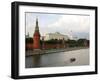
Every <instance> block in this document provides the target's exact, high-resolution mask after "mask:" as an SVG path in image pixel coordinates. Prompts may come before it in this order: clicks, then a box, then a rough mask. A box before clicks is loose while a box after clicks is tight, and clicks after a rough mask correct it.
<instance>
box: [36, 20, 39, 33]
mask: <svg viewBox="0 0 100 81" xmlns="http://www.w3.org/2000/svg"><path fill="white" fill-rule="evenodd" d="M35 32H39V26H38V18H36V26H35Z"/></svg>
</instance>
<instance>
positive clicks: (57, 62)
mask: <svg viewBox="0 0 100 81" xmlns="http://www.w3.org/2000/svg"><path fill="white" fill-rule="evenodd" d="M73 58H74V60H73V61H71V59H73ZM79 65H89V49H80V50H73V51H67V52H59V53H52V54H44V55H33V56H28V57H26V58H25V67H26V68H34V67H35V68H36V67H56V66H57V67H58V66H79Z"/></svg>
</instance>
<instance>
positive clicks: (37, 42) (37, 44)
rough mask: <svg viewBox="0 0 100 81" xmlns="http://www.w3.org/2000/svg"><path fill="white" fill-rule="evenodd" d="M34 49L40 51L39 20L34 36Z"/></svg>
mask: <svg viewBox="0 0 100 81" xmlns="http://www.w3.org/2000/svg"><path fill="white" fill-rule="evenodd" d="M33 42H34V43H33V49H34V50H35V49H40V32H39V26H38V19H36V26H35V31H34V34H33Z"/></svg>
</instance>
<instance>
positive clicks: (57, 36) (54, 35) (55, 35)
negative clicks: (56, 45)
mask: <svg viewBox="0 0 100 81" xmlns="http://www.w3.org/2000/svg"><path fill="white" fill-rule="evenodd" d="M51 39H58V40H62V39H64V40H68V39H69V37H68V36H67V35H63V34H61V33H59V32H55V33H48V34H46V35H45V38H44V40H51Z"/></svg>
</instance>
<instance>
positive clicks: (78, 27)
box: [25, 12, 90, 39]
mask: <svg viewBox="0 0 100 81" xmlns="http://www.w3.org/2000/svg"><path fill="white" fill-rule="evenodd" d="M25 17H26V20H25V21H26V35H27V34H28V32H29V35H30V36H31V37H32V36H33V33H34V29H35V25H36V18H38V23H39V29H40V34H41V35H42V36H45V34H47V33H55V32H60V33H61V34H64V35H69V36H71V35H72V36H73V37H78V38H87V39H89V28H90V26H89V20H90V18H89V17H90V16H89V15H77V14H76V15H75V14H50V13H28V12H27V13H25Z"/></svg>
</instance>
